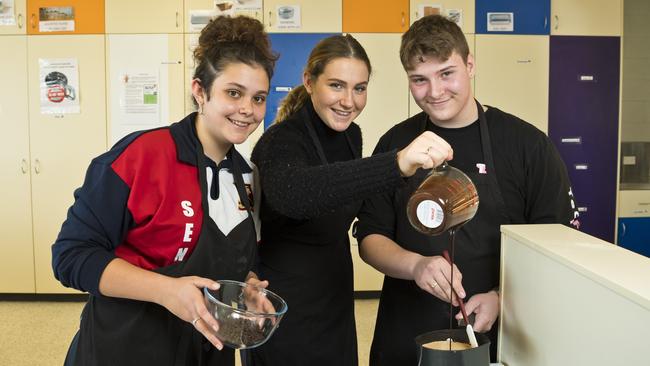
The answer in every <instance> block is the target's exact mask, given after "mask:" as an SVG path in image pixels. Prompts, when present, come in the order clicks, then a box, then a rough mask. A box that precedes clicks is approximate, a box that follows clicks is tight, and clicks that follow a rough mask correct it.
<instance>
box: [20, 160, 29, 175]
mask: <svg viewBox="0 0 650 366" xmlns="http://www.w3.org/2000/svg"><path fill="white" fill-rule="evenodd" d="M20 170H22V172H23V174H27V171H29V166H27V159H23V161H22V162H21V164H20Z"/></svg>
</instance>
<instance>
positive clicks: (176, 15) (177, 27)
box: [176, 12, 178, 28]
mask: <svg viewBox="0 0 650 366" xmlns="http://www.w3.org/2000/svg"><path fill="white" fill-rule="evenodd" d="M176 28H178V12H176Z"/></svg>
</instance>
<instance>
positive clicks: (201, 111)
mask: <svg viewBox="0 0 650 366" xmlns="http://www.w3.org/2000/svg"><path fill="white" fill-rule="evenodd" d="M199 114H200V115H203V103H201V104H199Z"/></svg>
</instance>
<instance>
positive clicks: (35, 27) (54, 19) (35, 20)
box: [27, 0, 104, 35]
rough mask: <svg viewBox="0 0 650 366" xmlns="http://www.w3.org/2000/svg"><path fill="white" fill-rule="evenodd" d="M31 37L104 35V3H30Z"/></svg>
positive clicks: (61, 0)
mask: <svg viewBox="0 0 650 366" xmlns="http://www.w3.org/2000/svg"><path fill="white" fill-rule="evenodd" d="M27 14H28V17H29V19H28V28H27V33H28V34H50V35H53V34H101V33H104V0H94V1H88V0H29V1H27Z"/></svg>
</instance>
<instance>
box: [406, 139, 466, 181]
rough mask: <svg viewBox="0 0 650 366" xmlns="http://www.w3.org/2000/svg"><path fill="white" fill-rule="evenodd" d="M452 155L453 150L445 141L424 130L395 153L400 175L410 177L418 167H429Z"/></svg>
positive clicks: (448, 158) (435, 165)
mask: <svg viewBox="0 0 650 366" xmlns="http://www.w3.org/2000/svg"><path fill="white" fill-rule="evenodd" d="M453 157H454V152H453V150H452V148H451V146H450V145H449V144H448V143H447V141H445V140H443V139H442V138H441V137H440V136H438V135H436V134H435V133H433V132H431V131H425V132H423V133H422V134H421V135H420V136H418V137H416V138H415V140H413V141H412V142H411V143H410V144H409V145H408V146H407V147H405V148H403V149H402V150H400V151H399V152H398V153H397V165H398V166H399V170H400V173H401V174H402V176H404V177H410V176H412V175H413V174H415V171H416V170H418V168H423V169H431V168H434V167H437V166H438V165H440V164H442V163H443V162H445V161H447V160H451V159H452V158H453Z"/></svg>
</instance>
